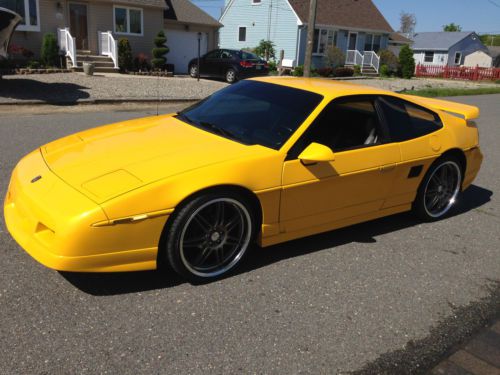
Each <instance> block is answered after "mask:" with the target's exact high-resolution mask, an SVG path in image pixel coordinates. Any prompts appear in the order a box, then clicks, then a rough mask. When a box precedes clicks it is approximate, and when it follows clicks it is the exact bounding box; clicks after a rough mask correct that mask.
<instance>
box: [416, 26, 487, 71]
mask: <svg viewBox="0 0 500 375" xmlns="http://www.w3.org/2000/svg"><path fill="white" fill-rule="evenodd" d="M413 40H414V44H413V46H412V49H413V53H414V55H413V57H414V59H415V62H416V63H417V64H425V65H448V66H480V67H486V68H489V67H491V65H492V60H493V59H492V57H491V56H490V54H489V51H488V48H487V47H486V46H485V45H484V44H483V43H482V42H481V39H479V36H478V35H477V34H476V33H475V32H472V31H468V32H467V31H464V32H446V31H441V32H425V33H417V34H415V36H414V38H413Z"/></svg>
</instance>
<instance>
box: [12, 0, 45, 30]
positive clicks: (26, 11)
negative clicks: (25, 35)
mask: <svg viewBox="0 0 500 375" xmlns="http://www.w3.org/2000/svg"><path fill="white" fill-rule="evenodd" d="M35 3H36V15H37V21H38V22H37V25H31V24H29V22H30V4H29V0H24V16H25V17H24V21H25V22H26V24H25V25H21V24H19V26H17V28H16V31H36V32H39V31H40V23H41V21H40V0H35Z"/></svg>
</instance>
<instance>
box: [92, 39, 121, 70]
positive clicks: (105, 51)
mask: <svg viewBox="0 0 500 375" xmlns="http://www.w3.org/2000/svg"><path fill="white" fill-rule="evenodd" d="M97 40H98V42H99V55H104V56H109V57H111V60H113V63H114V64H115V68H116V69H117V68H118V43H117V41H116V39H115V38H113V34H111V31H104V32H103V31H98V32H97Z"/></svg>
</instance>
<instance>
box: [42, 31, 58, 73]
mask: <svg viewBox="0 0 500 375" xmlns="http://www.w3.org/2000/svg"><path fill="white" fill-rule="evenodd" d="M40 57H41V59H42V62H43V63H44V64H45V66H55V65H56V64H57V60H58V57H59V47H57V38H56V35H55V34H54V33H47V34H45V35H44V36H43V40H42V49H41V51H40Z"/></svg>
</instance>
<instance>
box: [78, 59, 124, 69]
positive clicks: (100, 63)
mask: <svg viewBox="0 0 500 375" xmlns="http://www.w3.org/2000/svg"><path fill="white" fill-rule="evenodd" d="M84 62H87V63H92V64H94V66H95V67H96V68H114V67H115V63H114V62H113V61H92V60H76V65H77V66H78V67H81V66H83V63H84Z"/></svg>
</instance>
